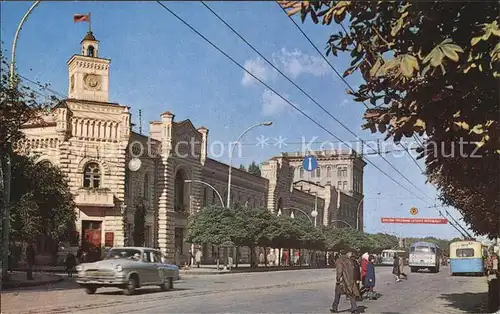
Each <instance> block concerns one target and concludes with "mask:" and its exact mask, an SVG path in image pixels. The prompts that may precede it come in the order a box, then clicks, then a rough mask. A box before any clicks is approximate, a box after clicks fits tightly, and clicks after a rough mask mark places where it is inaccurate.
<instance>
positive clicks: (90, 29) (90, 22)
mask: <svg viewBox="0 0 500 314" xmlns="http://www.w3.org/2000/svg"><path fill="white" fill-rule="evenodd" d="M89 33H90V34H92V19H91V17H90V12H89Z"/></svg>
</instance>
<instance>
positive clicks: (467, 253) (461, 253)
mask: <svg viewBox="0 0 500 314" xmlns="http://www.w3.org/2000/svg"><path fill="white" fill-rule="evenodd" d="M473 256H474V249H457V257H473Z"/></svg>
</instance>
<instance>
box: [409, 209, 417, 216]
mask: <svg viewBox="0 0 500 314" xmlns="http://www.w3.org/2000/svg"><path fill="white" fill-rule="evenodd" d="M410 214H412V215H413V216H415V215H416V214H418V208H416V207H412V208H410Z"/></svg>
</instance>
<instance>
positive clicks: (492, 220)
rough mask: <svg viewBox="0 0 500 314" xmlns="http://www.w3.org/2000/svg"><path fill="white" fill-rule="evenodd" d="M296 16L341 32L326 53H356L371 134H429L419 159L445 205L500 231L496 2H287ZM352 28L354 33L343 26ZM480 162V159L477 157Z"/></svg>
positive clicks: (360, 97) (359, 96) (359, 95)
mask: <svg viewBox="0 0 500 314" xmlns="http://www.w3.org/2000/svg"><path fill="white" fill-rule="evenodd" d="M280 4H281V5H282V7H283V8H284V9H285V10H288V15H290V16H291V15H294V14H296V13H300V15H301V18H302V21H304V20H305V18H306V17H307V16H308V15H309V16H310V17H311V19H312V20H313V22H314V23H322V24H324V25H330V24H331V22H332V21H334V22H335V23H336V24H339V25H342V26H341V28H338V29H340V30H339V31H338V32H336V33H334V34H332V35H331V36H330V38H329V39H328V42H327V50H326V54H327V55H329V54H332V55H334V56H337V54H338V53H339V52H347V53H349V54H350V58H351V64H350V67H349V68H348V69H346V70H345V72H344V77H346V76H349V75H352V74H354V73H359V74H361V76H362V78H363V80H364V81H365V82H364V83H363V84H361V85H360V86H359V88H358V89H357V90H355V91H349V92H348V93H350V94H352V95H353V97H354V100H355V101H357V102H365V101H369V103H371V105H372V107H371V108H370V109H367V110H366V112H365V115H364V119H365V124H364V125H363V127H364V128H365V129H370V130H371V131H372V133H375V132H377V131H378V132H380V133H384V134H386V135H387V138H391V137H392V138H393V140H394V141H395V142H396V143H399V142H400V140H401V139H402V138H403V137H412V136H416V135H420V136H422V135H424V134H426V135H427V136H428V137H429V140H428V141H427V142H426V143H424V147H425V149H422V150H421V151H420V153H421V155H420V158H423V157H425V160H426V165H427V171H426V172H427V176H428V179H429V180H430V181H431V182H432V183H433V184H435V185H436V186H437V188H438V189H439V191H440V198H441V200H442V201H443V203H444V204H446V205H450V206H454V207H456V208H457V209H459V210H460V211H461V213H462V214H463V215H464V217H465V220H466V222H467V223H469V224H470V225H471V226H472V227H473V228H474V230H475V231H476V232H478V233H479V234H489V235H490V236H491V237H498V236H499V232H500V226H499V219H498V217H499V216H500V196H499V195H500V194H499V193H498V189H499V186H500V181H499V180H500V179H499V178H500V176H499V175H498V169H499V168H498V167H499V163H500V123H499V115H498V112H499V109H500V107H499V102H498V81H497V80H498V78H499V77H500V66H499V64H500V63H499V61H500V41H499V37H500V29H499V27H498V21H497V19H498V3H497V2H495V1H470V2H446V1H437V0H436V1H423V2H418V1H315V2H313V1H304V2H299V1H280ZM344 25H345V26H346V29H345V28H344ZM473 155H475V156H481V157H480V158H472V156H473Z"/></svg>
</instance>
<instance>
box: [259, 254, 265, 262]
mask: <svg viewBox="0 0 500 314" xmlns="http://www.w3.org/2000/svg"><path fill="white" fill-rule="evenodd" d="M265 262H266V260H265V259H264V252H260V254H259V264H261V265H264V263H265Z"/></svg>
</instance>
